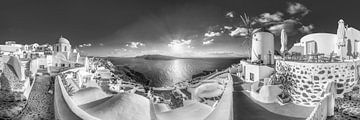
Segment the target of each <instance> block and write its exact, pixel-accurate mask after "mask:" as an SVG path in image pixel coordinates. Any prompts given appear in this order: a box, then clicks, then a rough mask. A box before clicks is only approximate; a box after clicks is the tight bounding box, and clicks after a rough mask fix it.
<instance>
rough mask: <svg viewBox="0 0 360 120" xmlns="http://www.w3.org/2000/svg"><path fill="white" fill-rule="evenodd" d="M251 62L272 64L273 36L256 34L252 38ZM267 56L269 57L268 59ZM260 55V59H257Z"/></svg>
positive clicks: (264, 33)
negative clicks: (258, 61)
mask: <svg viewBox="0 0 360 120" xmlns="http://www.w3.org/2000/svg"><path fill="white" fill-rule="evenodd" d="M251 44H252V50H251V61H256V60H263V63H264V64H273V63H274V35H273V34H271V33H269V32H256V33H254V34H253V37H252V43H251ZM269 54H270V55H271V56H270V58H269ZM259 55H260V58H258V57H259Z"/></svg>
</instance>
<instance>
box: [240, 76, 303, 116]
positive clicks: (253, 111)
mask: <svg viewBox="0 0 360 120" xmlns="http://www.w3.org/2000/svg"><path fill="white" fill-rule="evenodd" d="M233 80H234V82H238V81H239V79H238V77H235V76H233ZM233 112H234V113H233V115H234V120H303V118H292V117H287V116H282V115H279V114H275V113H272V112H270V111H268V110H266V109H265V108H264V107H262V106H261V105H259V104H257V103H256V102H255V101H253V100H252V99H251V98H249V96H247V95H246V93H245V91H244V88H243V86H242V85H238V84H234V91H233Z"/></svg>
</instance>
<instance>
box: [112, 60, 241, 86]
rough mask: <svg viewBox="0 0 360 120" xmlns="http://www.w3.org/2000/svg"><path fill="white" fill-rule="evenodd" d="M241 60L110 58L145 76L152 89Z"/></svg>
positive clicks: (115, 62)
mask: <svg viewBox="0 0 360 120" xmlns="http://www.w3.org/2000/svg"><path fill="white" fill-rule="evenodd" d="M241 59H243V58H187V59H173V60H146V59H142V58H110V61H111V62H112V63H113V64H114V65H126V66H129V67H130V68H131V69H133V70H135V71H138V72H140V73H142V74H144V75H145V77H146V78H147V79H150V80H151V86H153V87H165V86H172V85H174V84H175V83H177V82H181V81H184V80H190V79H191V78H192V76H193V75H195V74H199V73H202V72H203V71H214V70H216V69H217V70H223V69H226V68H228V67H230V66H231V65H232V64H236V63H239V62H240V60H241Z"/></svg>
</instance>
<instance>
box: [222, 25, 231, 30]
mask: <svg viewBox="0 0 360 120" xmlns="http://www.w3.org/2000/svg"><path fill="white" fill-rule="evenodd" d="M232 28H233V27H230V26H224V29H226V30H231V29H232Z"/></svg>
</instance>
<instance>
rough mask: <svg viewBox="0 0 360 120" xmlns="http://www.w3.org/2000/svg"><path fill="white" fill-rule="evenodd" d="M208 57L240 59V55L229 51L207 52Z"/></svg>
mask: <svg viewBox="0 0 360 120" xmlns="http://www.w3.org/2000/svg"><path fill="white" fill-rule="evenodd" d="M207 55H208V56H210V57H240V56H241V55H240V54H238V53H235V52H231V51H217V52H208V53H207Z"/></svg>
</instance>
